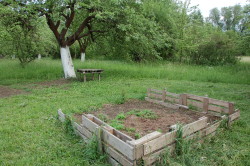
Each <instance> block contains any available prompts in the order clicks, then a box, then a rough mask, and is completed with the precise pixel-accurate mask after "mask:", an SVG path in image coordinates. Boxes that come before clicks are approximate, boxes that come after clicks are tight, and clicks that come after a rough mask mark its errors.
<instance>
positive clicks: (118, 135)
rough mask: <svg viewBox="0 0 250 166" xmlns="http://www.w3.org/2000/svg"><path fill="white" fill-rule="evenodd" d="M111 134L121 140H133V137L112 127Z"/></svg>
mask: <svg viewBox="0 0 250 166" xmlns="http://www.w3.org/2000/svg"><path fill="white" fill-rule="evenodd" d="M113 134H114V135H115V136H117V137H118V138H120V139H121V140H123V141H124V142H126V141H132V140H134V139H133V138H131V137H130V136H128V135H126V134H124V133H122V132H120V131H119V130H116V129H113Z"/></svg>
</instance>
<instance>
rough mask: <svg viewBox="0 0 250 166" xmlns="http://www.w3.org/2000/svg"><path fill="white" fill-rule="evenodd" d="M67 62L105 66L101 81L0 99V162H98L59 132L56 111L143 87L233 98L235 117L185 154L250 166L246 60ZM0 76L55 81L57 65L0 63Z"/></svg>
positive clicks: (6, 80) (136, 93)
mask: <svg viewBox="0 0 250 166" xmlns="http://www.w3.org/2000/svg"><path fill="white" fill-rule="evenodd" d="M74 63H75V66H76V68H103V69H105V72H104V73H103V75H102V80H101V81H100V82H98V81H89V82H86V83H83V82H78V81H72V83H71V84H69V85H67V89H65V88H61V87H58V86H54V87H50V88H44V89H30V92H31V93H29V94H22V95H18V96H13V97H10V98H2V99H0V117H1V120H0V165H104V164H105V163H103V161H102V160H93V159H91V157H90V156H89V154H90V152H88V151H87V150H86V149H88V146H87V145H86V144H84V143H83V142H82V141H81V139H79V138H77V137H75V136H72V135H70V134H68V133H66V132H65V131H66V130H65V128H64V127H63V126H62V125H61V124H60V123H59V122H58V120H57V110H58V109H59V108H61V109H62V110H63V112H65V113H67V114H68V115H72V114H73V113H77V112H83V111H87V110H95V109H96V108H99V107H101V106H102V105H103V104H108V103H119V102H122V101H123V100H124V96H125V97H126V99H128V98H138V99H142V98H143V97H144V96H145V92H146V89H147V88H155V89H163V88H167V90H169V91H170V92H176V93H191V94H197V95H208V96H209V97H212V98H216V99H221V100H227V101H233V102H235V103H236V107H237V108H239V109H240V110H241V119H240V120H239V121H237V122H236V123H235V124H234V125H233V126H232V128H231V129H230V130H226V131H224V132H220V133H219V134H218V135H217V136H216V137H215V138H214V139H212V140H211V141H206V142H205V143H204V144H201V145H198V146H196V147H195V148H192V150H191V152H190V157H191V158H192V162H193V163H194V164H195V165H225V166H226V165H232V166H234V165H250V161H249V158H250V148H249V147H250V137H249V135H250V113H249V108H250V64H249V63H244V64H237V65H235V66H221V67H206V66H205V67H202V66H189V65H181V64H172V63H166V64H164V63H159V64H128V63H124V62H116V61H115V62H114V61H89V62H86V63H84V64H82V63H81V62H80V61H75V62H74ZM0 73H1V74H0V85H10V86H12V87H15V88H21V89H22V88H23V87H24V86H26V87H27V85H25V84H29V83H32V82H37V81H46V80H53V79H58V78H60V77H61V76H62V68H61V63H60V61H59V60H49V59H45V60H41V61H36V62H34V63H31V64H29V65H28V66H27V67H26V68H24V69H22V68H21V67H20V66H19V65H18V62H17V61H11V60H0ZM86 151H87V152H86ZM176 162H178V163H180V162H179V161H176ZM180 164H181V165H183V164H186V165H187V163H180Z"/></svg>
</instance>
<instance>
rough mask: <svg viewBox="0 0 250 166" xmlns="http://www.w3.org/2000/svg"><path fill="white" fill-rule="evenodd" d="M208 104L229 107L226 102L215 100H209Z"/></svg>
mask: <svg viewBox="0 0 250 166" xmlns="http://www.w3.org/2000/svg"><path fill="white" fill-rule="evenodd" d="M209 104H214V105H219V106H223V107H227V108H228V106H229V105H228V102H227V101H222V100H217V99H212V98H209Z"/></svg>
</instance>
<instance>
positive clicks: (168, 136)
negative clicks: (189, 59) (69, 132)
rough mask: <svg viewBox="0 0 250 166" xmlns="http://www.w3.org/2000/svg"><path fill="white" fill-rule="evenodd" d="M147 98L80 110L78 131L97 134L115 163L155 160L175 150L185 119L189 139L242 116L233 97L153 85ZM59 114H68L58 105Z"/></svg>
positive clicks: (61, 116) (86, 136) (83, 134)
mask: <svg viewBox="0 0 250 166" xmlns="http://www.w3.org/2000/svg"><path fill="white" fill-rule="evenodd" d="M145 100H146V101H140V100H130V101H128V102H126V103H124V104H120V105H105V106H104V107H103V108H102V109H100V110H97V111H95V112H94V113H93V115H92V114H82V115H80V114H78V115H76V118H77V120H76V122H72V124H73V126H74V128H75V132H76V133H77V134H79V135H80V136H81V137H82V138H83V139H84V140H85V141H88V140H89V139H90V138H92V136H93V135H96V136H97V138H98V140H99V148H100V150H103V151H105V152H106V153H107V154H108V157H109V161H110V163H112V165H116V164H118V163H119V164H121V165H136V163H137V162H138V161H142V160H143V162H144V165H152V164H153V163H154V162H155V161H156V160H157V159H158V157H159V155H160V154H161V153H162V152H163V151H164V150H165V148H169V149H170V151H172V150H174V147H175V142H176V133H177V128H176V126H177V125H176V124H180V123H181V124H183V127H182V136H183V138H184V139H195V140H199V139H202V138H204V137H207V136H211V135H214V134H215V133H216V129H217V128H218V127H219V126H220V124H221V122H225V121H226V122H227V124H228V125H230V124H231V123H232V122H233V121H234V120H235V119H237V118H239V116H240V111H239V110H234V104H233V103H231V102H226V101H221V100H216V99H212V98H208V97H201V96H196V95H191V94H180V95H179V94H174V93H170V92H167V91H166V90H162V91H161V90H153V89H149V90H148V93H147V97H146V98H145ZM58 114H59V119H60V120H61V121H64V120H65V114H63V112H62V111H61V110H59V111H58Z"/></svg>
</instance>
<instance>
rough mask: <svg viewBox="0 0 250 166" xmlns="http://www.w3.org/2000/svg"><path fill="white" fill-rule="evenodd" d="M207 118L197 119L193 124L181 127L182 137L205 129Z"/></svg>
mask: <svg viewBox="0 0 250 166" xmlns="http://www.w3.org/2000/svg"><path fill="white" fill-rule="evenodd" d="M207 120H208V118H207V117H204V118H202V119H199V120H197V121H195V122H193V123H190V124H187V125H185V126H183V137H186V136H188V135H190V134H192V133H194V132H196V131H199V130H201V129H203V128H205V127H207Z"/></svg>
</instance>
